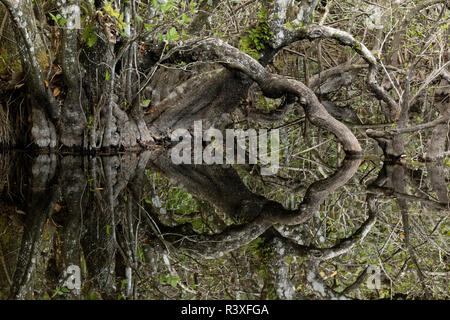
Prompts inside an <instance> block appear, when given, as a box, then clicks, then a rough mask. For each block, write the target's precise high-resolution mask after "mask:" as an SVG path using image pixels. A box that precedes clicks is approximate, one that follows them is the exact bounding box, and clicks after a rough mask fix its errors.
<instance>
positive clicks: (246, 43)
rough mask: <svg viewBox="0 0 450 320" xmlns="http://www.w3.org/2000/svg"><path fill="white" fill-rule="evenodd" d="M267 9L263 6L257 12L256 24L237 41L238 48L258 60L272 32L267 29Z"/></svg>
mask: <svg viewBox="0 0 450 320" xmlns="http://www.w3.org/2000/svg"><path fill="white" fill-rule="evenodd" d="M267 19H268V13H267V9H265V8H263V9H261V11H260V12H259V13H258V23H257V25H256V26H255V27H254V28H252V29H250V30H248V31H247V33H246V35H245V36H244V37H242V38H241V40H240V41H239V50H241V51H242V52H245V53H247V54H248V55H249V56H251V57H252V58H254V59H256V60H259V59H260V58H261V54H260V52H261V51H262V50H264V48H265V47H266V45H267V43H268V42H269V41H270V37H271V35H272V34H273V33H272V32H271V31H270V29H269V23H268V20H267Z"/></svg>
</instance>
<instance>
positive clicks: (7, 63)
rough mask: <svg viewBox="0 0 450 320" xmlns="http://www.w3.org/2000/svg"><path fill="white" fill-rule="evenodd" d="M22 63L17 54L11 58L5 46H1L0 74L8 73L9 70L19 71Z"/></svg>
mask: <svg viewBox="0 0 450 320" xmlns="http://www.w3.org/2000/svg"><path fill="white" fill-rule="evenodd" d="M21 71H22V64H21V62H20V59H19V58H18V56H16V57H15V58H12V57H11V55H10V52H9V50H8V49H7V48H5V47H3V48H1V52H0V74H9V73H10V72H21Z"/></svg>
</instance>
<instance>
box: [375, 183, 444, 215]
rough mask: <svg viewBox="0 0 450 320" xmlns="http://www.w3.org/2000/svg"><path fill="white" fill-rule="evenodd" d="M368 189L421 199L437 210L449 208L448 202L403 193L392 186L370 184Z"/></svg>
mask: <svg viewBox="0 0 450 320" xmlns="http://www.w3.org/2000/svg"><path fill="white" fill-rule="evenodd" d="M368 191H369V192H373V193H376V194H380V193H381V194H383V195H385V196H388V197H394V198H399V199H405V200H409V201H420V202H422V203H424V204H426V205H429V206H431V207H433V208H434V209H437V210H446V209H448V203H440V202H437V201H435V200H430V199H425V198H421V197H417V196H412V195H409V194H406V193H402V192H397V191H394V189H392V188H387V187H378V186H369V187H368Z"/></svg>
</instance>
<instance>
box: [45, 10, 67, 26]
mask: <svg viewBox="0 0 450 320" xmlns="http://www.w3.org/2000/svg"><path fill="white" fill-rule="evenodd" d="M48 14H49V15H50V17H51V18H52V20H53V21H55V23H56V24H57V25H60V26H62V25H64V24H65V23H66V22H67V19H66V18H63V17H62V16H61V15H60V14H59V13H58V14H56V16H55V15H53V14H52V13H51V12H49V13H48Z"/></svg>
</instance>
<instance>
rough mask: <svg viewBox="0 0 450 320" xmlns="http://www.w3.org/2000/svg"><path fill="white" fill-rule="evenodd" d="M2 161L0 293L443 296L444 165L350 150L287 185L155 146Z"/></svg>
mask: <svg viewBox="0 0 450 320" xmlns="http://www.w3.org/2000/svg"><path fill="white" fill-rule="evenodd" d="M12 163H13V164H14V166H12V165H10V164H12ZM8 164H9V165H8ZM1 165H2V168H1V175H2V180H1V184H0V187H1V189H0V191H1V208H2V211H1V215H0V237H1V238H0V240H1V241H0V244H1V246H0V249H1V250H0V263H1V264H2V266H1V268H0V282H1V286H0V288H2V289H0V297H1V298H3V299H5V298H10V299H30V298H34V299H50V298H51V299H94V298H103V299H148V298H157V299H180V298H181V299H194V298H195V299H276V298H278V299H348V298H350V299H352V298H353V299H354V298H356V299H378V298H400V297H408V298H411V297H415V298H448V292H449V290H448V289H449V288H448V282H447V279H448V272H449V262H448V255H449V248H448V232H449V230H448V226H447V224H446V219H447V218H448V202H449V199H448V188H447V185H448V172H447V171H448V170H447V171H446V170H445V168H444V167H443V166H442V165H441V166H436V165H431V164H429V165H428V166H427V167H423V168H420V169H417V168H416V169H411V168H408V167H407V166H404V165H402V164H398V163H397V164H389V163H385V164H384V165H378V164H376V162H374V161H369V160H363V159H349V158H348V159H345V160H344V161H343V163H342V164H341V166H340V168H339V169H337V170H336V171H335V172H334V173H326V172H324V171H323V170H319V171H318V172H319V173H320V174H321V175H322V178H321V179H319V178H318V177H317V176H315V177H314V175H315V174H317V173H314V174H312V173H313V171H314V170H309V171H308V172H306V171H305V172H304V178H303V179H297V180H296V181H293V180H295V179H293V180H290V181H287V180H286V179H285V178H282V177H281V176H273V177H265V178H263V177H261V176H259V175H258V174H254V173H253V172H251V171H250V170H249V168H245V167H240V168H232V167H230V166H207V165H197V166H194V165H192V166H191V165H181V166H175V165H173V164H172V162H171V161H170V157H168V154H167V153H166V152H165V151H152V152H150V151H148V152H144V153H140V154H123V155H117V156H108V157H74V156H65V157H59V156H56V155H45V154H42V155H39V156H37V157H31V156H27V155H17V154H15V155H4V156H2V161H1ZM446 175H447V176H446ZM274 185H275V186H276V188H271V187H270V186H274ZM273 189H276V190H277V192H272V191H271V190H273ZM71 266H72V267H73V266H76V267H79V268H80V271H81V287H80V289H79V290H78V289H77V288H75V289H73V290H71V289H72V288H68V287H67V283H68V282H67V281H66V280H67V278H68V277H70V275H68V274H67V272H65V271H67V270H68V268H69V267H71ZM373 266H376V267H377V268H378V270H380V274H379V278H376V280H377V281H375V283H376V284H377V285H376V286H375V288H372V287H370V283H369V282H368V281H369V280H371V279H372V278H373V277H374V276H373V275H370V274H369V273H370V270H372V267H373ZM69 270H70V269H69ZM369 277H370V278H369ZM378 280H379V281H378Z"/></svg>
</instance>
